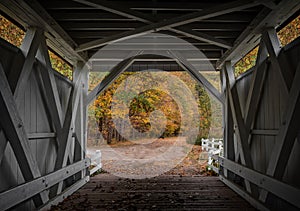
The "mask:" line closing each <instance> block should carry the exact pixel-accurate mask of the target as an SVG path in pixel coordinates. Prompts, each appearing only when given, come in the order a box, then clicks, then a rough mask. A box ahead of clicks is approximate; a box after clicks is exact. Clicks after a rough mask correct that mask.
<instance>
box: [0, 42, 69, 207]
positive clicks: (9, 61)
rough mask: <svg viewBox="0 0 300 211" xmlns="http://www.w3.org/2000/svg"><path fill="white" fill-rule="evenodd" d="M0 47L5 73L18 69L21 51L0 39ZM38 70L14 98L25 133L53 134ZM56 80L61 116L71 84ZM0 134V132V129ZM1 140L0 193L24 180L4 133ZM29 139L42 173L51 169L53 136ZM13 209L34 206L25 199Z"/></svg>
mask: <svg viewBox="0 0 300 211" xmlns="http://www.w3.org/2000/svg"><path fill="white" fill-rule="evenodd" d="M0 46H1V47H0V55H1V57H0V62H1V63H2V65H3V67H4V69H5V72H6V74H7V75H9V74H10V71H11V69H13V68H18V67H20V68H21V67H22V64H23V62H24V56H23V54H22V52H21V50H20V49H19V48H17V47H15V46H12V45H10V44H9V43H7V42H5V41H4V40H0ZM36 62H37V61H36ZM37 71H38V70H37V68H34V69H33V71H32V73H31V75H30V78H29V80H28V82H27V85H26V89H25V90H24V93H23V94H22V96H21V97H20V98H19V99H16V103H17V106H18V110H19V113H20V116H21V118H22V121H23V123H24V126H25V130H26V132H27V134H34V133H53V132H54V130H53V126H52V123H51V119H50V118H49V114H48V112H47V108H46V102H45V98H44V97H43V94H42V93H41V90H42V89H41V88H40V86H41V83H40V81H39V80H40V79H39V76H38V72H37ZM53 71H54V70H53ZM15 78H16V79H17V78H18V76H17V75H16V76H15ZM56 82H57V85H58V88H59V96H60V101H61V104H62V110H63V115H64V114H65V112H66V107H67V102H68V99H69V95H70V90H71V84H70V83H68V82H66V81H65V80H63V79H62V78H61V77H59V76H57V74H56ZM10 83H13V81H10ZM0 118H1V117H0ZM0 131H1V128H0ZM0 133H2V131H1V132H0ZM0 142H1V145H0V146H2V145H5V143H7V144H8V146H7V148H6V150H5V151H4V155H3V159H2V161H1V160H0V161H1V162H0V169H1V171H0V192H2V191H5V190H8V189H9V188H12V187H14V186H16V185H18V184H21V183H24V178H23V176H22V173H21V170H20V168H19V165H18V163H17V160H16V158H15V156H14V152H13V150H12V148H11V147H10V144H9V143H8V142H7V140H6V138H5V135H4V136H0ZM29 142H30V147H31V151H32V153H33V155H34V158H35V159H36V160H37V162H38V167H39V169H40V171H41V174H42V175H45V174H48V173H50V172H53V170H54V165H55V160H56V152H57V144H56V139H55V138H43V139H30V141H29ZM16 209H17V210H24V209H28V210H30V209H34V205H33V204H32V202H25V203H23V204H21V205H18V207H17V208H16Z"/></svg>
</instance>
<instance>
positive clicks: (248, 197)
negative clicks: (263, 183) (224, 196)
mask: <svg viewBox="0 0 300 211" xmlns="http://www.w3.org/2000/svg"><path fill="white" fill-rule="evenodd" d="M219 178H220V180H221V181H222V182H223V183H224V184H225V185H227V186H228V187H229V188H231V189H232V190H233V191H234V192H236V193H237V194H238V195H240V196H241V197H243V198H244V199H245V200H246V201H248V202H249V203H250V204H251V205H252V206H253V207H254V208H256V209H257V210H261V211H269V209H268V208H266V207H265V205H263V204H262V203H261V202H260V201H258V200H256V199H254V198H253V197H252V196H251V195H249V194H248V193H247V192H245V191H244V190H243V189H242V188H241V187H240V186H238V185H236V184H234V183H233V182H231V181H230V180H228V179H226V178H225V177H223V176H221V175H220V176H219Z"/></svg>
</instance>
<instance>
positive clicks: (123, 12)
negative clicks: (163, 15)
mask: <svg viewBox="0 0 300 211" xmlns="http://www.w3.org/2000/svg"><path fill="white" fill-rule="evenodd" d="M73 1H76V2H79V3H81V4H85V5H88V6H92V7H95V8H98V9H102V10H105V11H108V12H111V13H114V14H117V15H120V16H123V17H126V18H132V19H136V20H139V21H141V22H143V23H148V24H151V23H154V22H158V20H157V19H155V18H153V17H152V16H148V15H145V14H143V13H140V12H137V11H133V10H131V9H125V8H123V7H119V6H118V5H116V4H113V3H112V2H108V1H103V0H101V1H96V0H73ZM101 27H103V26H102V24H101ZM109 27H112V26H111V24H109ZM134 28H136V27H134ZM167 29H169V30H170V31H173V32H176V33H177V34H181V35H184V36H187V37H190V38H194V39H197V40H200V41H204V42H208V43H210V44H213V45H216V46H220V47H223V48H230V47H232V45H231V44H230V43H228V42H226V41H224V40H221V39H218V38H215V37H213V36H210V35H208V34H205V33H203V32H198V31H193V30H189V29H188V28H181V27H179V28H171V27H168V28H167Z"/></svg>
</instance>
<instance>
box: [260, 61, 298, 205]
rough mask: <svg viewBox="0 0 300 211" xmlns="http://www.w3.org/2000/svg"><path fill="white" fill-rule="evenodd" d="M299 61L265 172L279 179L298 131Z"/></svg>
mask: <svg viewBox="0 0 300 211" xmlns="http://www.w3.org/2000/svg"><path fill="white" fill-rule="evenodd" d="M299 81H300V62H298V66H297V69H296V73H295V77H294V79H293V83H292V87H291V90H290V94H289V97H288V100H287V102H286V105H287V106H286V110H285V113H284V115H283V117H284V120H283V122H282V124H281V126H280V129H279V133H278V135H277V136H276V141H275V143H276V144H275V145H274V147H273V151H272V155H271V158H270V161H269V165H268V168H267V171H266V174H267V175H269V176H273V177H274V178H276V179H279V180H281V179H282V177H283V175H284V173H285V169H286V166H287V163H288V161H289V157H290V154H291V151H292V149H293V146H294V143H295V140H296V138H297V135H298V133H299V119H300V109H299V108H300V86H299ZM259 198H260V200H262V201H265V200H266V198H267V192H266V191H262V192H261V194H260V197H259Z"/></svg>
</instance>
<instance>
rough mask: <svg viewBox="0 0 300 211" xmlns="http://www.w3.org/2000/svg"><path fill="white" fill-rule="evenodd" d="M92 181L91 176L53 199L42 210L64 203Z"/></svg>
mask: <svg viewBox="0 0 300 211" xmlns="http://www.w3.org/2000/svg"><path fill="white" fill-rule="evenodd" d="M89 180H90V177H89V176H86V177H84V178H82V179H80V180H79V181H77V182H76V183H74V184H73V185H71V186H70V187H68V188H66V189H65V190H64V191H63V192H62V193H60V194H59V195H58V196H56V197H55V198H53V199H51V200H50V201H49V202H48V203H46V204H44V205H43V206H42V207H41V208H40V210H49V209H51V207H52V206H53V205H57V204H58V203H59V202H62V201H63V200H64V199H66V198H67V197H68V196H70V195H72V194H73V193H74V192H75V191H77V190H78V189H79V188H81V187H82V186H84V185H85V184H86V183H88V182H89Z"/></svg>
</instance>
